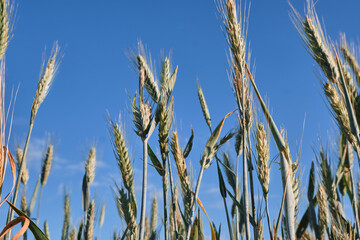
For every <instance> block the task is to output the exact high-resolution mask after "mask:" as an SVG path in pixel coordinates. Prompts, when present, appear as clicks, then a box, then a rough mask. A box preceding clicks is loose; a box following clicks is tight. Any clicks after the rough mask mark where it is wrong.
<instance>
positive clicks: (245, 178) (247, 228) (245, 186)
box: [243, 128, 251, 239]
mask: <svg viewBox="0 0 360 240" xmlns="http://www.w3.org/2000/svg"><path fill="white" fill-rule="evenodd" d="M246 134H247V131H246V130H245V128H244V135H243V203H244V213H245V233H246V239H251V236H250V219H249V214H250V213H249V193H248V176H247V172H248V167H247V155H248V152H247V147H246Z"/></svg>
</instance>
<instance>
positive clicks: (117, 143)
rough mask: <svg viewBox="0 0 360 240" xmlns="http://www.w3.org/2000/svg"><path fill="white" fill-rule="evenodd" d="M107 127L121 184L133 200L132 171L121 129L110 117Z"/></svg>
mask: <svg viewBox="0 0 360 240" xmlns="http://www.w3.org/2000/svg"><path fill="white" fill-rule="evenodd" d="M108 129H109V133H110V136H111V142H112V145H113V151H114V155H115V157H116V160H117V163H118V166H119V168H120V172H121V177H122V179H123V184H124V186H125V188H126V189H127V190H128V191H129V192H130V193H131V194H132V196H133V198H134V201H135V186H134V173H133V167H132V165H131V161H130V157H129V150H128V148H127V146H126V143H125V137H124V134H123V129H122V127H121V125H120V123H114V122H113V121H112V120H111V119H110V118H109V127H108Z"/></svg>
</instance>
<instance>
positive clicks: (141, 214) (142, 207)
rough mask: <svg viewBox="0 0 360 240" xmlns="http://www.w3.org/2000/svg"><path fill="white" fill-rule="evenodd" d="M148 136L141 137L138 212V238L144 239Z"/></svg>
mask: <svg viewBox="0 0 360 240" xmlns="http://www.w3.org/2000/svg"><path fill="white" fill-rule="evenodd" d="M147 145H148V138H145V139H143V161H144V162H143V181H142V191H141V196H142V198H141V213H140V224H139V225H140V231H139V240H144V234H145V211H146V190H147V156H148V147H147Z"/></svg>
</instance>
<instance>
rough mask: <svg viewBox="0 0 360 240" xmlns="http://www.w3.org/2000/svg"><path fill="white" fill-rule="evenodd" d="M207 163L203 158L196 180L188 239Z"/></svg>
mask: <svg viewBox="0 0 360 240" xmlns="http://www.w3.org/2000/svg"><path fill="white" fill-rule="evenodd" d="M205 163H206V159H203V161H202V164H201V169H200V172H199V176H198V179H197V182H196V187H195V196H194V199H193V201H192V203H191V211H190V217H189V222H188V227H187V229H186V238H185V239H186V240H189V239H190V232H191V225H192V224H193V221H194V217H195V208H196V200H197V197H198V195H199V190H200V184H201V179H202V175H203V173H204V169H205Z"/></svg>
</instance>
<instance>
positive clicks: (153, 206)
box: [150, 196, 158, 234]
mask: <svg viewBox="0 0 360 240" xmlns="http://www.w3.org/2000/svg"><path fill="white" fill-rule="evenodd" d="M157 218H158V205H157V199H156V196H154V198H153V201H152V203H151V216H150V232H151V234H152V233H154V232H156V226H157Z"/></svg>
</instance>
